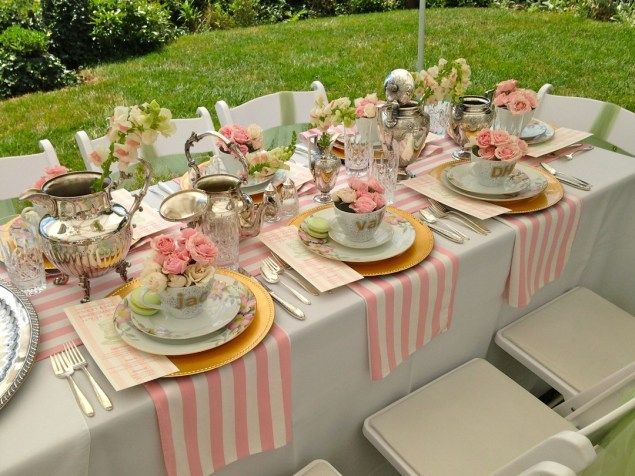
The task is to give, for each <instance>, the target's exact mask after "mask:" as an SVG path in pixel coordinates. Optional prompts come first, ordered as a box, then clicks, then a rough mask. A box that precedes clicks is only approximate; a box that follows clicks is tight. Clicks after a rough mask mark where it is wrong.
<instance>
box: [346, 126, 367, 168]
mask: <svg viewBox="0 0 635 476" xmlns="http://www.w3.org/2000/svg"><path fill="white" fill-rule="evenodd" d="M372 156H373V145H372V144H371V143H370V142H369V140H368V135H366V136H364V135H363V134H360V133H354V134H344V167H346V173H347V174H348V175H351V176H354V177H359V176H361V175H364V174H365V173H366V172H368V168H369V167H370V160H371V157H372Z"/></svg>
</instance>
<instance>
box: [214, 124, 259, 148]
mask: <svg viewBox="0 0 635 476" xmlns="http://www.w3.org/2000/svg"><path fill="white" fill-rule="evenodd" d="M218 132H219V133H221V134H222V135H223V136H225V137H226V138H227V139H229V140H233V141H234V142H235V143H236V145H237V146H238V148H239V149H240V151H241V152H242V153H243V154H244V155H247V154H248V153H249V152H255V151H258V150H260V149H262V128H261V127H260V126H259V125H257V124H250V125H249V126H247V128H244V127H242V126H239V125H238V124H228V125H226V126H223V127H221V128H220V130H219V131H218ZM216 145H217V146H218V148H219V149H220V150H221V152H225V153H226V154H229V153H230V151H229V149H228V148H227V145H226V144H225V143H224V142H223V141H221V140H217V141H216Z"/></svg>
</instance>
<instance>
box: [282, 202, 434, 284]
mask: <svg viewBox="0 0 635 476" xmlns="http://www.w3.org/2000/svg"><path fill="white" fill-rule="evenodd" d="M332 206H333V205H320V206H319V207H314V208H311V209H310V210H307V211H305V212H303V213H300V214H299V215H297V216H295V217H294V218H293V219H292V220H291V222H289V224H290V225H294V226H295V227H298V228H299V227H300V225H301V224H302V222H303V221H304V219H305V218H307V217H308V216H310V215H312V214H314V213H315V212H318V211H320V210H324V209H326V208H329V207H332ZM388 210H390V211H391V212H392V213H394V214H395V215H399V216H400V217H402V218H404V219H405V220H407V221H408V222H409V223H410V224H411V225H412V227H413V228H414V230H415V241H414V243H413V244H412V246H411V247H410V248H408V249H407V250H406V251H404V252H403V253H401V254H400V255H398V256H395V257H393V258H389V259H384V260H381V261H374V262H372V263H346V264H347V265H348V266H350V267H351V268H353V269H354V270H355V271H357V272H358V273H359V274H361V275H362V276H366V277H368V276H384V275H386V274H392V273H397V272H399V271H403V270H405V269H408V268H412V267H413V266H414V265H416V264H419V263H421V262H422V261H423V260H424V259H426V257H427V256H428V255H429V254H430V252H431V251H432V247H433V246H434V237H433V236H432V232H431V231H430V228H428V227H427V226H426V225H424V224H423V223H421V222H420V221H419V220H417V219H416V218H415V217H413V216H412V215H411V214H410V213H408V212H406V211H404V210H400V209H399V208H395V207H388Z"/></svg>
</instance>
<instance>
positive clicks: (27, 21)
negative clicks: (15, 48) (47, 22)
mask: <svg viewBox="0 0 635 476" xmlns="http://www.w3.org/2000/svg"><path fill="white" fill-rule="evenodd" d="M13 25H17V26H21V27H23V28H29V29H31V30H42V29H43V27H44V25H43V24H42V15H41V10H40V3H39V1H38V0H0V32H2V31H4V30H6V29H7V28H9V27H10V26H13Z"/></svg>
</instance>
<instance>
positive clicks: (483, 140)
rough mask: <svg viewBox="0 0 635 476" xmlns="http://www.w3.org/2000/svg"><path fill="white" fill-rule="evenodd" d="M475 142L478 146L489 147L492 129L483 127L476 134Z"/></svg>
mask: <svg viewBox="0 0 635 476" xmlns="http://www.w3.org/2000/svg"><path fill="white" fill-rule="evenodd" d="M476 143H477V144H478V146H479V147H480V148H482V149H483V148H485V147H489V146H490V144H491V143H492V131H491V130H489V129H483V130H482V131H479V133H478V134H477V135H476Z"/></svg>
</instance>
